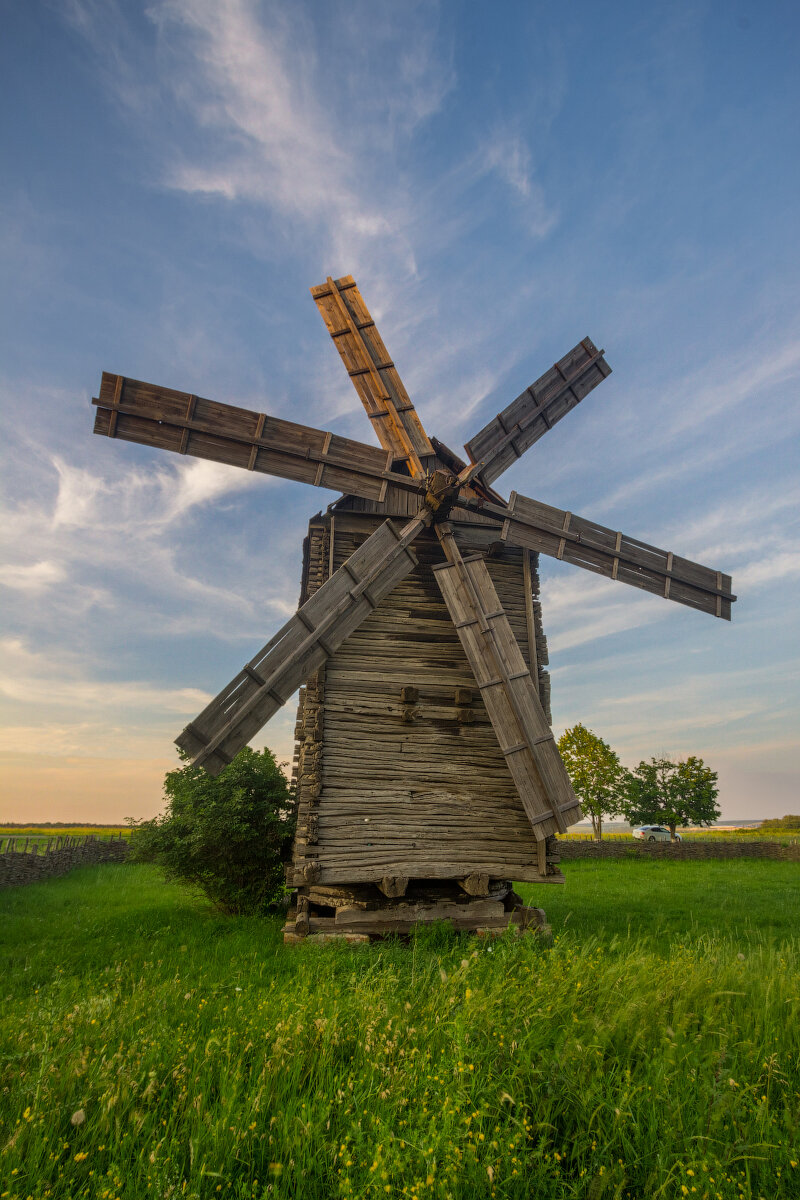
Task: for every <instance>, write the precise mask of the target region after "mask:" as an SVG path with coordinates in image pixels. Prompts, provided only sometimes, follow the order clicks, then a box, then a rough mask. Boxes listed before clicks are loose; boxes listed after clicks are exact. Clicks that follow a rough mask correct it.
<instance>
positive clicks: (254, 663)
mask: <svg viewBox="0 0 800 1200" xmlns="http://www.w3.org/2000/svg"><path fill="white" fill-rule="evenodd" d="M425 524H426V521H425V519H424V518H415V519H414V520H413V521H409V523H408V524H407V525H406V526H405V528H404V529H402V530H401V531H400V532H398V530H397V529H396V527H395V526H394V525H393V524H392V522H391V521H385V522H384V523H383V525H381V526H380V527H379V528H378V529H377V530H376V531H375V533H373V534H372V536H371V537H369V538H367V540H366V541H365V542H364V543H363V545H361V546H360V547H359V548H358V549H357V550H356V551H355V553H354V554H352V555H351V557H350V558H349V559H348V560H347V561H346V562H345V563H344V565H343V566H341V567H340V568H339V570H338V571H336V572H335V574H333V575H332V576H331V577H330V579H328V580H327V581H326V582H325V583H324V584H323V585H322V587H321V588H320V589H319V590H318V591H316V592H315V593H314V595H313V596H311V598H310V599H309V600H307V601H306V603H305V604H304V605H303V606H302V607H301V608H299V609H298V611H297V612H296V613H295V615H294V616H293V617H292V618H291V620H289V621H287V623H286V624H285V625H284V626H283V628H282V629H281V630H280V631H279V632H278V633H277V634H276V635H275V637H274V638H272V639H271V640H270V641H269V642H267V644H266V645H265V646H263V647H262V649H261V650H260V651H259V652H258V654H256V656H255V657H254V658H252V659H251V660H250V662H249V663H247V665H246V666H245V667H244V668H243V669H242V670H241V671H240V672H239V674H238V675H236V677H235V678H234V679H233V680H232V681H231V682H230V683H229V684H228V686H227V687H226V688H223V690H222V691H221V692H220V693H219V695H218V696H217V697H216V699H214V700H212V701H211V703H210V704H209V705H208V706H207V708H205V709H204V710H203V712H202V713H200V715H199V717H197V718H196V719H195V720H194V721H192V722H191V723H190V724H189V725H187V726H186V728H185V729H184V730H183V732H182V733H181V734H180V736H179V737H177V738H176V739H175V741H176V743H177V745H178V746H179V747H180V748H181V750H183V751H184V752H185V753H186V754H188V755H189V756H190V758H191V762H192V764H193V765H200V766H203V767H205V769H206V770H207V771H208V772H209V774H211V775H218V774H219V772H220V771H221V770H222V768H223V767H225V766H226V765H227V764H228V763H229V762H230V761H231V759H232V758H233V756H234V755H235V754H236V753H238V751H239V750H241V749H242V747H243V746H246V745H247V743H248V742H249V741H250V739H251V738H253V737H255V735H256V734H257V733H258V731H259V729H261V727H262V726H263V725H265V724H266V723H267V721H268V720H269V719H270V717H272V716H273V715H274V714H275V713H276V712H277V711H278V709H279V708H280V707H281V706H282V705H283V704H285V703H286V701H287V700H288V699H289V697H290V696H291V695H292V694H293V693H294V692H295V691H296V690H297V689H298V688H299V687H300V685H301V684H302V683H304V682H305V680H306V679H307V678H308V676H309V675H311V674H312V672H314V671H315V670H316V669H317V668H318V667H320V666H321V665H322V664H323V663H324V662H325V660H326V659H327V658H329V657H330V656H331V655H332V654H334V653H335V651H336V650H338V648H339V647H340V646H341V645H342V643H343V642H344V641H345V639H346V638H348V637H349V636H350V634H351V633H353V632H354V631H355V630H356V629H357V628H358V627H359V625H360V624H361V623H362V621H364V620H366V618H367V617H368V616H369V614H370V613H371V612H372V610H373V609H374V608H375V607H376V605H377V604H379V603H380V601H381V600H382V599H383V598H384V596H386V595H388V594H389V592H391V591H392V589H393V588H394V587H395V586H396V585H397V584H398V583H399V582H400V581H401V580H402V579H405V577H406V576H407V575H409V574H410V573H411V571H413V570H414V567H415V566H416V565H417V559H416V555H415V554H414V552H413V551H412V550H411V549H410V545H411V542H412V541H413V540H414V538H415V537H416V535H417V534H418V533H419V532H421V530H422V529H424V528H425Z"/></svg>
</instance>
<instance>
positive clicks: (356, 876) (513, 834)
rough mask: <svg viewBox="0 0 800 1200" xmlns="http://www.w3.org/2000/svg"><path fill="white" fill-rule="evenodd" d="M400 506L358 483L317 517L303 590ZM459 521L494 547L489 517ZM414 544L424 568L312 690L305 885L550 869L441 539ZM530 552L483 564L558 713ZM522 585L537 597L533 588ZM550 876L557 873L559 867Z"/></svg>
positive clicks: (305, 696) (304, 715) (304, 801)
mask: <svg viewBox="0 0 800 1200" xmlns="http://www.w3.org/2000/svg"><path fill="white" fill-rule="evenodd" d="M396 500H397V504H396V507H402V508H403V510H404V511H403V512H401V513H397V517H398V518H403V517H407V516H408V515H409V514H408V512H407V511H405V509H406V503H407V498H406V496H405V495H403V494H400V495H399V496H398V497H397V498H396ZM390 505H391V499H390V502H389V504H387V505H386V506H383V505H382V506H380V509H379V508H378V506H377V505H375V506H372V505H370V504H369V502H364V501H359V500H353V499H352V498H349V499H348V500H345V501H342V502H339V504H337V505H336V506H334V511H333V512H332V513H330V514H329V515H328V514H326V515H325V516H324V517H322V516H321V517H319V518H316V519H315V520H314V521H312V524H311V526H310V528H309V537H308V542H307V546H306V555H305V563H304V579H303V594H302V596H301V600H306V599H307V598H308V596H309V595H311V594H312V593H313V591H314V590H315V589H316V588H317V587H319V586H320V585H321V584H322V582H324V580H325V579H326V578H327V577H328V575H329V573H330V572H331V571H332V570H336V569H338V568H339V567H340V566H341V564H342V563H343V562H344V561H345V559H346V558H348V557H349V556H350V555H351V554H352V553H353V551H354V550H355V549H356V547H357V546H358V545H360V544H361V542H363V541H364V540H365V538H366V537H368V536H369V534H370V533H372V532H373V531H374V529H375V528H377V526H378V525H379V524H380V523H381V521H382V520H383V519H384V514H385V508H386V507H390ZM354 509H357V510H359V511H354ZM381 509H382V510H383V511H381ZM456 528H457V535H458V537H459V541H460V543H461V545H462V548H463V549H464V551H465V552H466V551H467V550H473V549H486V548H487V547H488V546H489V538H490V537H491V536H494V534H493V531H492V530H491V529H490V528H487V527H486V526H485V525H482V524H481V523H480V522H479V521H478V522H475V521H474V520H473V521H470V522H464V523H463V524H461V525H457V526H456ZM414 550H415V553H416V554H417V556H418V558H419V560H420V564H419V567H418V568H417V569H416V570H415V571H414V572H413V573H412V574H411V575H410V576H409V577H408V578H407V579H406V580H404V581H403V582H402V583H400V584H399V585H398V586H397V587H396V588H395V589H394V591H393V592H392V593H391V595H389V596H388V597H387V598H385V599H384V600H383V601H382V602H381V603H380V605H379V606H378V608H377V609H376V610H375V611H374V612H373V613H372V614H371V615H370V617H368V619H367V620H366V621H365V622H364V624H363V625H362V626H361V627H360V628H359V629H358V630H357V631H356V633H355V634H353V635H352V636H351V637H350V638H349V639H348V641H347V642H346V643H345V644H344V645H343V646H342V647H341V648H340V649H339V650H338V651H337V652H336V653H335V654H334V655H333V657H332V658H330V659H329V660H328V663H327V665H326V667H325V669H324V671H321V672H318V673H317V674H316V675H315V676H314V677H312V679H311V680H310V681H309V683H308V685H307V687H306V688H305V689H304V691H303V693H302V695H301V699H300V705H299V709H298V722H297V738H298V746H297V754H296V780H297V785H298V832H297V840H296V844H295V858H294V875H293V882H294V883H295V884H301V883H313V882H316V883H323V884H343V883H355V882H359V881H366V880H376V879H380V878H382V877H383V876H384V875H401V876H408V877H409V878H439V879H447V878H456V877H460V876H464V875H469V874H470V873H471V872H481V873H483V874H486V875H489V876H492V877H508V878H512V877H513V878H517V879H525V878H530V879H540V878H541V876H540V874H539V867H538V857H537V851H536V845H535V839H534V836H533V832H532V830H531V827H530V824H529V822H528V819H527V817H526V815H525V813H524V810H523V808H522V804H521V801H520V799H519V796H518V795H517V792H516V789H515V788H514V785H513V782H512V780H511V776H510V774H509V771H508V768H507V766H506V763H505V761H504V759H503V757H502V754H501V753H500V749H499V746H498V744H497V740H496V737H495V734H494V731H493V729H492V727H491V724H490V722H489V718H488V716H487V713H486V710H485V708H484V705H483V702H482V700H481V698H480V693H479V692H478V689H477V687H476V686H475V681H474V678H473V675H472V671H471V669H470V666H469V664H468V662H467V659H466V657H465V655H464V652H463V650H462V648H461V645H460V643H459V640H458V635H457V632H456V630H455V628H454V626H453V623H452V620H451V618H450V615H449V613H448V611H447V609H446V607H445V605H444V602H443V600H442V597H441V594H440V592H439V589H438V586H437V584H436V582H435V579H434V577H433V572H432V569H431V568H432V565H433V564H434V563H435V562H436V563H438V562H441V561H442V553H441V549H440V547H439V545H438V541H437V540H436V538H435V536H434V535H433V534H428V535H426V536H424V537H420V538H419V539H418V540H417V541H416V542H415V545H414ZM526 553H527V552H526V551H521V550H519V549H517V548H514V547H503V546H501V545H499V544H498V545H497V546H496V549H495V551H494V553H490V556H489V559H488V563H487V565H488V569H489V573H490V575H491V578H492V581H493V583H494V585H495V588H496V589H497V592H498V595H499V597H500V600H501V603H502V604H503V607H504V608H505V611H506V613H507V614H508V618H509V622H510V624H511V627H512V629H513V631H514V634H515V637H516V638H517V641H518V643H519V645H520V649H521V651H522V653H523V656H524V658H525V660H526V663H527V664H528V665H531V666H532V667H533V674H534V678H535V679H538V681H539V687H540V691H541V694H542V699H543V703H544V707H545V711H546V712H548V709H549V704H548V700H549V688H548V687H547V682H548V680H547V673H546V671H545V670H544V667H545V664H546V662H547V647H546V641H545V639H544V634H543V632H542V629H541V614H540V609H539V605H538V573H537V570H536V567H537V562H536V557H535V556H533V559H532V561H531V559H529V560H528V566H527V569H526V568H525V563H524V556H525V554H526ZM526 585H527V586H528V587H530V589H531V593H533V592H534V591H535V592H536V593H537V595H536V599H535V600H533V599H532V596H531V598H530V599H529V600H528V601H527V602H526ZM548 719H549V712H548ZM551 878H552V880H553V882H555V881H556V880H557V879H558V880H560V878H561V877H560V875H559V874H558V872H556V871H552V870H551Z"/></svg>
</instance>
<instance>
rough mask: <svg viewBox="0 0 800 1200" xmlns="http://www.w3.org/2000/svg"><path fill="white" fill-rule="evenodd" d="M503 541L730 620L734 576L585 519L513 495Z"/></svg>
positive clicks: (503, 530)
mask: <svg viewBox="0 0 800 1200" xmlns="http://www.w3.org/2000/svg"><path fill="white" fill-rule="evenodd" d="M501 537H502V540H503V541H509V542H512V543H514V544H515V545H517V546H523V547H527V548H528V549H530V550H537V551H540V552H541V553H543V554H549V555H550V556H551V557H552V558H558V559H562V560H563V561H564V562H569V563H573V564H575V565H576V566H579V567H585V568H586V570H587V571H594V572H595V573H597V574H598V575H605V576H606V577H607V578H608V579H618V580H620V581H621V582H622V583H628V584H631V585H632V586H633V587H638V588H642V589H643V590H644V591H646V592H652V593H653V594H655V595H657V596H663V597H665V598H666V599H668V600H675V601H677V603H679V604H686V605H688V606H689V607H690V608H697V609H699V610H700V611H701V612H707V613H710V614H711V615H712V616H717V617H722V618H723V619H724V620H726V621H729V620H730V618H731V604H732V602H733V601H734V600H735V599H736V597H735V596H734V595H732V594H731V577H730V575H723V574H722V573H721V572H719V571H714V570H712V569H711V568H710V567H704V566H702V565H701V564H700V563H696V562H692V561H691V560H690V559H688V558H681V557H680V556H679V555H677V554H673V553H672V552H671V551H668V550H661V549H659V548H658V547H657V546H650V545H648V543H646V542H640V541H637V540H636V539H635V538H631V537H628V536H627V535H625V534H623V533H620V532H618V531H616V530H613V529H607V528H606V527H605V526H604V525H598V524H596V523H595V522H594V521H589V520H587V519H586V518H585V517H578V516H575V515H574V514H573V513H568V512H565V511H564V510H563V509H560V508H553V507H552V506H551V505H549V504H542V503H541V502H540V501H538V500H532V499H530V498H529V497H528V496H519V495H517V493H516V492H512V493H511V499H510V500H509V504H508V511H507V515H506V519H505V523H504V525H503V529H502V533H501Z"/></svg>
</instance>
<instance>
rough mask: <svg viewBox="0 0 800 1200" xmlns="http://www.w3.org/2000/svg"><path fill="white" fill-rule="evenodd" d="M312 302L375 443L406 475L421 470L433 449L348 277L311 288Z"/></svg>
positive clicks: (418, 474) (420, 473)
mask: <svg viewBox="0 0 800 1200" xmlns="http://www.w3.org/2000/svg"><path fill="white" fill-rule="evenodd" d="M311 295H312V296H313V297H314V303H315V304H316V306H317V308H318V309H319V311H320V314H321V315H322V319H323V321H324V322H325V327H326V328H327V330H328V333H329V334H330V335H331V337H332V338H333V343H334V345H335V346H336V349H337V350H338V351H339V354H340V356H341V359H342V362H343V363H344V365H345V368H346V370H347V373H348V375H349V376H350V378H351V379H352V381H353V386H354V387H355V389H356V391H357V392H358V395H359V398H360V400H361V403H362V404H363V405H364V408H365V410H366V413H367V416H368V417H369V419H370V421H371V422H372V423H373V425H374V426H375V433H376V435H377V437H378V441H379V442H380V444H381V445H382V446H383V448H384V449H385V450H388V451H390V452H391V454H392V456H393V457H394V458H396V459H403V460H404V461H405V462H406V464H407V466H408V470H409V473H410V474H411V475H415V476H422V475H424V474H425V470H424V467H423V464H422V462H421V461H420V460H421V459H423V458H425V457H426V456H430V455H432V454H433V453H434V450H433V446H432V445H431V443H430V441H429V440H428V436H427V434H426V433H425V430H424V429H423V427H422V422H421V421H420V419H419V416H418V414H417V410H416V409H415V408H414V405H413V404H412V403H411V400H410V399H409V396H408V392H407V391H406V389H405V387H404V386H403V381H402V380H401V378H400V376H399V375H398V373H397V368H396V367H395V365H394V363H393V362H392V360H391V358H390V357H389V354H388V352H387V350H386V347H385V346H384V344H383V339H382V337H381V335H380V333H379V332H378V329H377V326H376V325H375V322H374V321H373V319H372V317H371V316H370V313H369V310H368V308H367V306H366V304H365V303H364V300H363V298H362V296H361V293H360V292H359V290H358V287H357V285H356V281H355V280H354V279H353V277H352V275H345V276H343V277H342V278H341V279H335V280H334V279H331V278H330V277H329V278H328V280H327V281H326V282H325V283H322V284H319V286H318V287H313V288H312V289H311Z"/></svg>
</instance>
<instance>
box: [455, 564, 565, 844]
mask: <svg viewBox="0 0 800 1200" xmlns="http://www.w3.org/2000/svg"><path fill="white" fill-rule="evenodd" d="M456 554H457V552H456ZM433 572H434V577H435V579H436V582H437V584H438V585H439V589H440V591H441V593H442V596H443V598H444V602H445V604H446V605H447V608H448V609H449V611H450V615H451V617H452V618H453V624H454V625H455V627H456V630H457V631H458V636H459V640H460V642H461V645H462V646H463V648H464V652H465V654H466V656H467V658H468V659H469V662H470V666H471V667H472V670H473V673H474V675H475V681H476V683H477V685H478V688H479V689H480V693H481V697H482V699H483V702H484V705H485V706H486V711H487V712H488V714H489V719H490V720H491V722H492V726H493V727H494V731H495V734H496V736H497V740H498V742H499V744H500V749H501V751H502V753H503V756H504V758H505V760H506V764H507V766H508V769H509V771H510V773H511V777H512V779H513V780H514V784H515V786H516V788H517V791H518V792H519V796H520V799H521V800H522V803H523V806H524V808H525V811H526V813H527V815H528V819H529V821H530V823H531V825H532V827H533V831H534V834H535V836H536V838H537V841H543V840H544V839H545V838H546V837H547V836H548V835H549V834H552V833H555V832H556V831H557V830H560V831H562V832H563V831H565V830H566V828H567V826H568V825H572V824H574V822H575V821H579V820H580V817H581V810H580V807H579V804H578V799H577V797H576V795H575V793H574V791H573V789H572V785H571V783H570V781H569V776H568V775H567V772H566V769H565V767H564V764H563V762H562V761H561V757H560V755H559V753H558V748H557V746H556V743H555V740H554V738H553V731H552V729H551V728H550V726H549V725H548V723H547V718H546V717H545V715H544V712H543V710H542V706H541V704H540V702H539V697H538V694H537V692H536V688H535V686H534V683H533V680H532V679H531V675H530V671H529V670H528V668H527V666H526V664H525V660H524V658H523V657H522V651H521V650H520V648H519V646H518V645H517V641H516V639H515V637H514V634H513V633H512V630H511V626H510V624H509V622H508V617H507V616H506V614H505V612H504V611H503V608H502V606H501V604H500V601H499V599H498V596H497V592H496V591H495V588H494V584H493V583H492V581H491V578H490V576H489V572H488V571H487V569H486V564H485V562H484V560H483V558H482V556H479V555H478V556H475V557H469V558H465V559H462V558H461V557H460V555H457V560H456V561H451V562H449V563H442V564H441V565H438V566H434V568H433Z"/></svg>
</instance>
